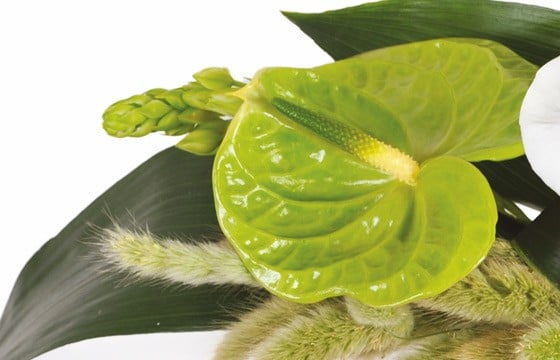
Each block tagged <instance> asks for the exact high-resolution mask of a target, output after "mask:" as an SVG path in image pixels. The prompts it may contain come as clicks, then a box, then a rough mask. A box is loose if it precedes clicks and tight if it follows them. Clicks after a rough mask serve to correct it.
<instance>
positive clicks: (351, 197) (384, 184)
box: [213, 39, 536, 306]
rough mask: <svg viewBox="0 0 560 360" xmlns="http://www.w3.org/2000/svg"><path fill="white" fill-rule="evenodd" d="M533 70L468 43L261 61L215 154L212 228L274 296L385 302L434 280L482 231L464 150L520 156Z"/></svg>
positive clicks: (485, 241)
mask: <svg viewBox="0 0 560 360" xmlns="http://www.w3.org/2000/svg"><path fill="white" fill-rule="evenodd" d="M535 71H536V67H535V66H533V65H532V64H530V63H528V62H526V61H524V60H523V59H522V58H520V57H519V56H517V55H516V54H514V53H513V52H511V51H510V50H509V49H507V48H505V47H503V46H501V45H499V44H497V43H494V42H491V41H485V40H476V39H440V40H431V41H425V42H420V43H413V44H407V45H401V46H396V47H391V48H386V49H381V50H376V51H372V52H368V53H365V54H362V55H360V56H357V57H354V58H350V59H347V60H343V61H339V62H335V63H332V64H328V65H324V66H320V67H317V68H313V69H293V68H270V69H264V70H262V71H260V72H259V73H258V74H257V75H256V76H255V77H254V79H253V80H252V81H251V83H250V84H248V85H247V86H245V87H243V88H242V89H241V90H237V94H238V95H239V96H240V97H241V98H242V99H243V100H244V103H243V105H241V107H240V109H239V110H238V112H237V114H236V115H235V117H234V118H233V120H232V122H231V124H230V125H229V128H228V130H227V132H226V135H225V137H224V140H223V142H222V144H221V145H220V147H219V149H218V152H217V154H216V159H215V163H214V173H213V182H214V195H215V200H216V205H217V213H218V218H219V221H220V225H221V227H222V230H223V231H224V233H225V235H226V236H227V238H228V239H229V240H230V242H231V243H232V244H233V246H234V247H235V248H236V250H237V252H238V253H239V254H240V256H241V258H242V260H243V261H244V263H245V265H246V266H247V268H248V269H249V270H250V272H251V273H252V274H253V276H254V277H255V278H256V279H257V280H258V281H260V282H261V283H262V284H263V285H264V286H265V287H266V288H267V289H268V290H269V291H271V292H272V293H274V294H277V295H278V296H281V297H283V298H286V299H291V300H294V301H298V302H304V303H308V302H315V301H319V300H322V299H324V298H327V297H332V296H339V295H347V296H350V297H353V298H356V299H358V300H360V301H362V302H364V303H366V304H369V305H372V306H385V305H393V304H399V303H405V302H408V301H412V300H414V299H418V298H425V297H430V296H433V295H435V294H438V293H440V292H442V291H444V290H445V289H447V288H448V287H450V286H451V285H452V284H454V283H455V282H457V281H458V280H460V279H461V278H463V277H464V276H466V275H467V274H468V273H469V272H470V271H471V270H472V269H473V268H474V267H476V266H477V265H478V264H479V263H480V261H481V260H482V259H483V258H484V256H485V255H486V253H487V251H488V250H489V249H490V247H491V245H492V243H493V241H494V238H495V223H496V217H497V215H496V205H495V201H494V198H493V195H492V192H491V190H490V187H489V185H488V184H487V182H486V179H485V178H484V177H483V175H481V174H480V173H479V172H478V170H477V169H476V168H475V167H474V166H472V165H471V164H470V163H469V161H479V160H502V159H507V158H512V157H516V156H519V155H521V154H522V153H523V148H522V145H521V139H520V132H519V125H518V113H519V108H520V105H521V102H522V99H523V95H524V94H525V92H526V90H527V88H528V86H529V84H530V82H531V79H532V78H533V76H534V73H535Z"/></svg>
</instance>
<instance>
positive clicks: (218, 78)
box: [193, 67, 236, 90]
mask: <svg viewBox="0 0 560 360" xmlns="http://www.w3.org/2000/svg"><path fill="white" fill-rule="evenodd" d="M193 77H194V78H195V79H196V81H198V82H199V83H200V84H201V85H202V86H204V87H205V88H207V89H209V90H223V89H229V88H231V87H232V86H233V85H234V84H235V83H236V81H235V80H234V79H233V78H232V77H231V74H230V73H229V70H228V69H226V68H223V67H210V68H206V69H204V70H201V71H199V72H197V73H196V74H194V75H193Z"/></svg>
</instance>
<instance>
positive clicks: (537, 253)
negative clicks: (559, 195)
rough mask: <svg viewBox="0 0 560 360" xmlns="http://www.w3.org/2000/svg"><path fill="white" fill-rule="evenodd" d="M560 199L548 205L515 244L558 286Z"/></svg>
mask: <svg viewBox="0 0 560 360" xmlns="http://www.w3.org/2000/svg"><path fill="white" fill-rule="evenodd" d="M559 219H560V200H559V201H557V202H556V203H555V204H553V205H551V206H549V207H547V208H546V209H545V210H544V211H543V212H542V213H541V214H540V215H539V216H538V217H537V218H536V219H535V221H534V222H532V223H531V224H529V225H527V226H526V227H525V229H524V230H523V231H522V232H521V233H520V234H519V235H518V236H517V237H516V239H515V245H516V246H518V247H519V248H521V249H522V250H523V254H524V256H525V258H526V259H527V261H528V262H529V263H531V264H533V265H535V266H536V267H537V268H538V269H539V270H540V271H541V272H542V273H544V274H545V275H546V276H547V277H548V279H549V280H551V281H552V282H553V283H554V284H556V286H560V246H559V244H560V223H559V222H558V220H559Z"/></svg>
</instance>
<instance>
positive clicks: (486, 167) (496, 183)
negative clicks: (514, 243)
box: [475, 156, 558, 210]
mask: <svg viewBox="0 0 560 360" xmlns="http://www.w3.org/2000/svg"><path fill="white" fill-rule="evenodd" d="M475 165H476V167H478V169H479V170H480V171H482V173H483V174H484V176H486V178H487V179H488V182H489V183H490V186H492V188H493V189H494V190H495V191H497V192H498V193H499V194H500V195H501V196H502V197H504V198H506V199H509V200H511V201H514V202H517V203H521V204H524V205H527V206H529V207H532V208H535V209H537V210H542V209H544V208H546V207H548V206H550V205H552V204H553V203H554V202H556V201H558V195H556V193H555V192H554V191H552V190H551V189H550V188H549V187H548V186H546V184H545V183H544V182H543V181H542V180H541V179H540V178H539V177H538V176H537V174H535V173H534V172H533V170H532V169H531V165H529V162H528V161H527V158H526V157H525V156H521V157H518V158H515V159H511V160H506V161H500V162H492V161H481V162H478V163H476V164H475Z"/></svg>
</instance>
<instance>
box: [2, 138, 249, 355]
mask: <svg viewBox="0 0 560 360" xmlns="http://www.w3.org/2000/svg"><path fill="white" fill-rule="evenodd" d="M211 167H212V159H211V158H207V157H196V156H192V155H189V154H187V153H186V152H183V151H180V150H177V149H168V150H166V151H163V152H162V153H160V154H158V155H156V156H154V157H153V158H151V159H150V160H148V161H147V162H146V163H144V164H143V165H142V166H140V167H139V168H137V169H136V170H134V171H133V172H132V173H130V174H129V175H128V176H126V177H125V178H124V179H122V180H121V181H119V182H118V183H117V184H116V185H114V186H113V187H112V188H111V189H109V190H108V191H107V192H106V193H104V194H103V195H102V196H100V197H99V198H98V199H97V200H95V202H93V203H92V204H91V205H90V206H89V207H88V208H86V209H85V210H84V211H83V212H82V213H81V214H79V216H78V217H76V218H75V219H74V220H73V221H72V222H71V223H70V224H69V225H68V226H67V227H66V228H65V229H64V230H62V232H61V233H60V234H59V235H58V236H56V237H55V238H53V239H52V240H50V241H49V242H48V243H46V244H45V245H44V246H43V248H41V250H40V251H38V252H37V253H36V254H35V255H34V256H33V258H32V259H31V260H30V261H29V263H28V264H27V265H26V266H25V268H24V269H23V271H22V273H21V274H20V276H19V278H18V280H17V283H16V284H15V287H14V289H13V292H12V295H11V297H10V299H9V301H8V304H7V306H6V309H5V312H4V315H3V317H2V320H1V321H0V359H4V360H12V359H13V360H23V359H30V358H32V357H34V356H37V355H39V354H41V353H44V352H46V351H48V350H50V349H53V348H55V347H58V346H61V345H64V344H67V343H71V342H75V341H78V340H82V339H86V338H92V337H98V336H107V335H116V334H130V333H147V332H161V331H195V330H209V329H216V328H219V327H221V326H223V325H224V324H225V322H226V321H228V320H232V310H235V309H240V310H241V309H247V308H248V307H249V304H250V303H251V302H252V301H254V300H255V297H256V296H258V295H259V294H257V293H252V292H251V291H249V290H248V289H245V288H240V287H232V288H225V287H221V288H217V287H215V286H214V287H213V286H200V287H191V288H187V289H185V288H173V287H165V288H164V287H162V286H156V285H154V284H146V283H133V284H129V285H126V284H124V283H123V282H126V280H123V279H122V278H121V277H118V276H114V275H110V274H108V273H107V272H104V271H103V270H104V265H103V263H102V262H100V261H98V260H99V259H97V260H95V257H96V256H95V254H94V252H95V249H96V248H95V247H94V246H92V244H91V241H92V234H93V233H95V229H96V228H106V227H110V226H112V225H113V223H114V221H117V222H118V223H119V224H120V225H121V226H124V227H131V226H142V227H146V226H147V227H148V228H149V229H150V231H151V232H152V233H154V234H157V235H161V236H173V237H178V236H179V237H180V238H182V239H196V238H197V236H199V235H201V234H208V233H209V232H212V231H217V222H216V218H215V210H214V205H213V204H214V201H213V198H212V188H211ZM185 241H187V240H185ZM191 241H192V240H191Z"/></svg>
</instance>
